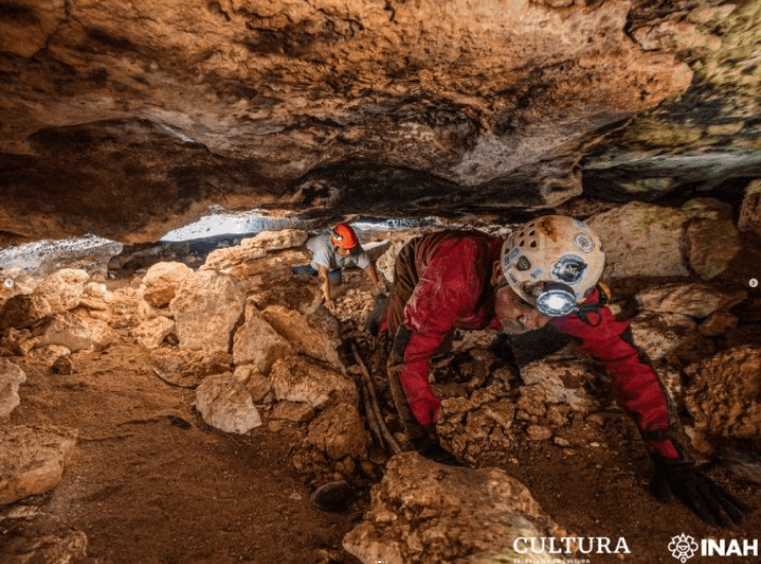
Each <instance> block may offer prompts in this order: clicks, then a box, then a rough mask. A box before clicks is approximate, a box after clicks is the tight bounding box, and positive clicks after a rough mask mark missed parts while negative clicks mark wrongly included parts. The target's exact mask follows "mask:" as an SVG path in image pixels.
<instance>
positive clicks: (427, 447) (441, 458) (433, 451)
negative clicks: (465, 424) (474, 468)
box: [413, 425, 462, 466]
mask: <svg viewBox="0 0 761 564" xmlns="http://www.w3.org/2000/svg"><path fill="white" fill-rule="evenodd" d="M423 431H424V432H425V434H424V435H423V436H422V437H419V438H417V439H415V440H414V441H413V446H414V447H415V450H417V452H418V453H419V454H420V455H422V456H425V457H426V458H427V459H428V460H433V461H434V462H438V463H439V464H448V465H449V466H462V464H460V462H459V461H458V460H457V459H456V458H455V457H454V455H453V454H452V453H451V452H449V451H447V450H445V449H444V448H443V447H442V446H441V444H440V443H439V437H438V435H437V434H436V428H435V426H434V425H424V426H423Z"/></svg>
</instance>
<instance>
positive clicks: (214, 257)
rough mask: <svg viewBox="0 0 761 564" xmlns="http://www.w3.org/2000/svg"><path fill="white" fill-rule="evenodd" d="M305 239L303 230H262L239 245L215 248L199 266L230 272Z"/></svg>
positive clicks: (300, 243)
mask: <svg viewBox="0 0 761 564" xmlns="http://www.w3.org/2000/svg"><path fill="white" fill-rule="evenodd" d="M306 240H307V234H306V232H305V231H300V230H297V229H283V230H280V231H262V232H261V233H258V234H257V235H255V236H254V237H249V238H247V239H243V240H242V241H241V242H240V245H236V246H235V247H229V248H226V249H217V250H215V251H212V252H211V253H209V256H207V257H206V262H205V263H204V265H203V266H202V267H201V270H204V269H213V270H218V271H220V272H230V270H231V269H233V268H234V267H236V266H240V265H243V264H245V263H247V262H250V261H254V262H258V261H257V260H256V259H260V258H263V257H265V256H267V255H268V254H274V253H275V252H276V251H280V250H283V249H290V248H293V247H299V246H301V245H303V244H304V242H305V241H306Z"/></svg>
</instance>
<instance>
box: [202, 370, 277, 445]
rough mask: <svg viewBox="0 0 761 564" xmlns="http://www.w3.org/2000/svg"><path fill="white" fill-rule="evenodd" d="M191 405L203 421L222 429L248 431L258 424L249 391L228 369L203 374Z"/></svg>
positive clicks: (259, 421)
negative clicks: (193, 405) (222, 372)
mask: <svg viewBox="0 0 761 564" xmlns="http://www.w3.org/2000/svg"><path fill="white" fill-rule="evenodd" d="M195 406H196V409H197V410H198V411H199V412H200V413H201V415H202V417H203V420H204V421H205V422H206V423H208V424H209V425H211V426H212V427H216V428H217V429H219V430H221V431H225V432H226V433H237V434H244V433H248V432H249V431H250V430H251V429H253V428H255V427H259V426H260V425H261V424H262V419H261V417H260V415H259V411H258V410H257V409H256V407H254V403H253V400H252V399H251V394H250V393H249V392H248V390H247V389H246V387H245V385H244V384H243V383H242V382H241V381H240V380H239V379H238V378H236V377H235V376H234V375H233V373H232V372H225V373H224V374H216V375H213V376H207V377H206V378H204V379H203V382H201V384H200V385H199V386H198V388H197V389H196V402H195Z"/></svg>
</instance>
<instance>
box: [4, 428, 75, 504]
mask: <svg viewBox="0 0 761 564" xmlns="http://www.w3.org/2000/svg"><path fill="white" fill-rule="evenodd" d="M76 437H77V432H76V431H75V430H73V429H65V428H61V427H24V426H16V425H11V426H0V505H3V504H7V503H13V502H14V501H18V500H19V499H23V498H25V497H27V496H30V495H37V494H41V493H45V492H47V491H49V490H51V489H52V488H54V487H55V486H56V485H57V484H58V482H59V481H60V480H61V477H62V475H63V470H64V464H65V462H66V459H67V456H68V455H69V453H70V451H71V449H72V448H73V447H74V444H75V443H76Z"/></svg>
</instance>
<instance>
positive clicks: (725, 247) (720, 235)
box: [685, 219, 742, 280]
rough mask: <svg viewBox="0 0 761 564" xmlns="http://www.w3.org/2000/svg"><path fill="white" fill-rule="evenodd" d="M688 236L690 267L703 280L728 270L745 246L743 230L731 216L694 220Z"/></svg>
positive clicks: (687, 228)
mask: <svg viewBox="0 0 761 564" xmlns="http://www.w3.org/2000/svg"><path fill="white" fill-rule="evenodd" d="M685 239H686V241H687V254H688V259H689V265H690V269H691V270H692V271H693V272H695V273H696V274H697V275H698V276H700V277H701V278H702V279H703V280H710V279H712V278H715V277H716V276H718V275H719V274H721V273H722V272H724V271H725V270H727V268H728V267H729V265H730V263H731V262H732V259H734V258H735V256H736V255H737V254H738V253H739V252H740V250H741V249H742V243H741V240H740V234H739V232H738V231H737V228H736V227H735V224H734V222H733V221H732V220H731V219H719V220H712V219H696V220H693V221H690V222H689V223H688V224H687V227H686V234H685Z"/></svg>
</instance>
